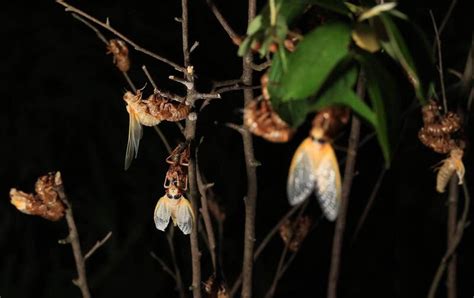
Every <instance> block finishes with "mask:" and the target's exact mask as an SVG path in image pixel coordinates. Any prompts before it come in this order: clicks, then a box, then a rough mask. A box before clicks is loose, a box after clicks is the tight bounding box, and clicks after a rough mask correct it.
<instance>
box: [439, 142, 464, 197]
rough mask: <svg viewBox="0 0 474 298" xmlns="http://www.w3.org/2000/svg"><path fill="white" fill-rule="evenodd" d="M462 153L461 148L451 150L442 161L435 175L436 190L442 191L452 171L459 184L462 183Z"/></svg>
mask: <svg viewBox="0 0 474 298" xmlns="http://www.w3.org/2000/svg"><path fill="white" fill-rule="evenodd" d="M463 154H464V152H463V150H462V149H454V150H451V152H450V154H449V157H448V158H446V159H445V160H444V161H443V164H442V165H441V167H440V168H439V171H438V175H437V176H436V190H437V191H438V192H444V190H445V189H446V185H447V184H448V182H449V179H451V176H453V174H454V173H456V175H457V176H458V180H459V184H462V183H463V178H464V172H465V169H464V164H463V162H462V157H463Z"/></svg>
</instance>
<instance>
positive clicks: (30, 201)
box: [10, 172, 65, 221]
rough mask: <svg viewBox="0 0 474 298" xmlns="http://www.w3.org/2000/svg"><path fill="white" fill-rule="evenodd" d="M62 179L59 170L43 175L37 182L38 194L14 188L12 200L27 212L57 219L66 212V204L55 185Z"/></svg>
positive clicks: (11, 193)
mask: <svg viewBox="0 0 474 298" xmlns="http://www.w3.org/2000/svg"><path fill="white" fill-rule="evenodd" d="M60 179H61V178H60V173H59V172H56V173H49V174H47V175H45V176H41V177H40V178H38V181H36V184H35V191H36V194H28V193H25V192H22V191H19V190H16V189H15V188H12V189H11V190H10V198H11V201H10V202H11V203H12V204H13V205H14V206H15V207H16V208H17V209H18V210H19V211H21V212H23V213H25V214H30V215H38V216H41V217H43V218H45V219H48V220H51V221H57V220H59V219H61V218H62V217H63V216H64V212H65V207H64V204H63V202H62V201H61V199H60V198H59V195H58V193H57V192H56V190H55V187H58V186H59V185H58V181H59V182H60V181H61V180H60Z"/></svg>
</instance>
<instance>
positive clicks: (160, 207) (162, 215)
mask: <svg viewBox="0 0 474 298" xmlns="http://www.w3.org/2000/svg"><path fill="white" fill-rule="evenodd" d="M168 201H169V199H168V198H167V197H166V196H163V197H161V199H159V200H158V203H156V207H155V212H154V214H153V219H154V221H155V226H156V228H157V229H158V230H160V231H164V230H165V229H166V227H167V226H168V224H169V222H170V217H171V208H170V206H169V205H168Z"/></svg>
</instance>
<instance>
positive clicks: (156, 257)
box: [150, 251, 176, 281]
mask: <svg viewBox="0 0 474 298" xmlns="http://www.w3.org/2000/svg"><path fill="white" fill-rule="evenodd" d="M150 256H151V257H152V258H153V259H155V260H157V261H158V263H160V265H161V267H162V268H163V271H165V272H166V273H168V274H169V275H170V276H171V277H172V278H173V279H174V280H175V281H176V275H175V274H174V272H173V270H171V269H170V267H169V266H168V265H166V263H165V262H164V261H163V260H162V259H161V258H160V257H158V256H157V255H156V254H155V253H154V252H152V251H150Z"/></svg>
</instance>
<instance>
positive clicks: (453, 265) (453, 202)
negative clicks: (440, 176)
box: [446, 175, 459, 298]
mask: <svg viewBox="0 0 474 298" xmlns="http://www.w3.org/2000/svg"><path fill="white" fill-rule="evenodd" d="M458 194H459V192H458V177H457V176H456V175H453V176H452V177H451V181H450V182H449V195H448V223H447V227H448V228H447V234H448V235H447V245H446V246H447V247H450V246H451V245H452V243H453V242H454V240H455V239H454V237H455V236H456V222H457V216H458V214H457V213H458ZM456 271H457V260H456V254H453V256H452V257H451V259H450V260H449V263H448V270H447V277H446V290H447V295H446V297H447V298H456V297H457V287H456Z"/></svg>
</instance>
